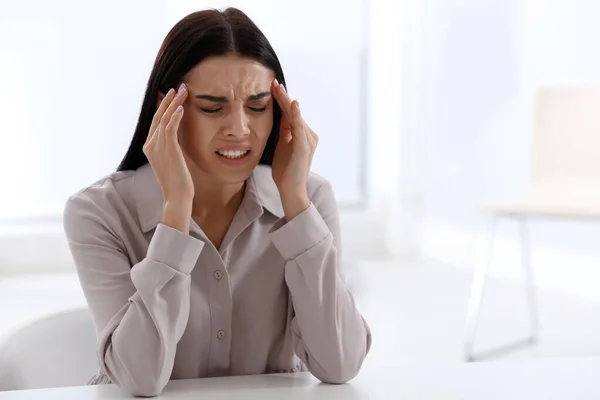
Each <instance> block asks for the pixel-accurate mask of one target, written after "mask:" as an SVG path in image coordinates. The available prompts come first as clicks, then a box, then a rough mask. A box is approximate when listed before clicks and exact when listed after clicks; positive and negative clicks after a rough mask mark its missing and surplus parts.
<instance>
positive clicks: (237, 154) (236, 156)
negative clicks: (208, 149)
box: [215, 150, 250, 160]
mask: <svg viewBox="0 0 600 400" xmlns="http://www.w3.org/2000/svg"><path fill="white" fill-rule="evenodd" d="M215 154H217V155H219V156H221V157H223V158H227V159H229V160H240V159H242V158H244V157H247V156H248V154H250V150H217V151H215Z"/></svg>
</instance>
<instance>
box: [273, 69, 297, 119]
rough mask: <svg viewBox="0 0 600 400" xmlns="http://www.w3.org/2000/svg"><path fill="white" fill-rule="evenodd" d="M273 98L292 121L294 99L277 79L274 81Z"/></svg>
mask: <svg viewBox="0 0 600 400" xmlns="http://www.w3.org/2000/svg"><path fill="white" fill-rule="evenodd" d="M271 92H272V94H273V97H275V100H276V101H277V104H279V107H280V108H281V111H282V112H283V115H284V116H285V117H286V118H287V119H288V120H290V119H291V116H292V109H291V105H292V98H291V97H290V96H289V95H288V94H287V92H286V91H285V88H284V86H283V84H281V83H279V82H277V79H273V84H272V90H271Z"/></svg>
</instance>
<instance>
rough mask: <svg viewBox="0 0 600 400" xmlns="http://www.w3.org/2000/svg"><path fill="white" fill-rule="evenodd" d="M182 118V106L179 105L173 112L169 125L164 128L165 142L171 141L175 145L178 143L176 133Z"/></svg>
mask: <svg viewBox="0 0 600 400" xmlns="http://www.w3.org/2000/svg"><path fill="white" fill-rule="evenodd" d="M182 117H183V106H182V105H179V106H177V108H176V109H175V111H174V112H173V115H172V116H171V119H170V120H169V123H168V124H167V126H166V127H165V140H166V142H167V143H168V142H169V141H171V140H174V142H175V143H179V141H178V137H177V132H178V131H179V123H180V122H181V118H182Z"/></svg>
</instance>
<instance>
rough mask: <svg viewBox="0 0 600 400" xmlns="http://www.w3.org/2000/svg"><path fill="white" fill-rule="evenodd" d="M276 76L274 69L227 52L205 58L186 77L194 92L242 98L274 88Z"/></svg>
mask: <svg viewBox="0 0 600 400" xmlns="http://www.w3.org/2000/svg"><path fill="white" fill-rule="evenodd" d="M274 77H275V74H274V73H273V71H271V70H270V69H269V68H267V67H265V66H264V65H262V64H260V63H258V62H257V61H255V60H252V59H249V58H242V57H239V56H235V55H227V56H219V57H209V58H207V59H205V60H203V61H202V62H200V63H199V64H198V65H196V66H195V67H194V68H192V69H191V70H190V71H189V72H188V73H187V74H186V76H185V77H184V80H185V82H186V84H187V85H188V86H189V88H190V90H191V92H192V93H193V92H196V93H202V94H210V95H214V96H227V97H231V98H240V97H245V96H248V95H251V94H256V93H258V92H262V91H268V90H270V87H271V81H272V80H273V78H274Z"/></svg>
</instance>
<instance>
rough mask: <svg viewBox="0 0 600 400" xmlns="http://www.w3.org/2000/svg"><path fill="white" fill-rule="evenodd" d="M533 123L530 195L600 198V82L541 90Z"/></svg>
mask: <svg viewBox="0 0 600 400" xmlns="http://www.w3.org/2000/svg"><path fill="white" fill-rule="evenodd" d="M533 123H534V127H533V143H532V163H531V175H530V188H529V190H528V195H527V197H529V198H532V197H533V198H537V199H541V200H543V201H544V202H545V203H547V202H548V201H550V202H557V203H570V204H571V205H576V204H579V203H581V204H582V205H585V204H589V203H590V202H593V201H596V200H600V185H599V184H598V183H599V182H600V87H577V86H572V87H553V88H544V89H541V90H539V91H538V92H537V94H536V99H535V110H534V121H533ZM553 199H554V200H553ZM596 204H600V203H596Z"/></svg>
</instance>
